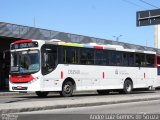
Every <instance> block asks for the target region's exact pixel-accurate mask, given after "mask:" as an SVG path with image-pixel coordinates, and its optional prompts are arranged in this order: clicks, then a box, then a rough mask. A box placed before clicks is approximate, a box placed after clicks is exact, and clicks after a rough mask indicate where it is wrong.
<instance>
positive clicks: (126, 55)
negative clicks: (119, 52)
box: [123, 53, 129, 66]
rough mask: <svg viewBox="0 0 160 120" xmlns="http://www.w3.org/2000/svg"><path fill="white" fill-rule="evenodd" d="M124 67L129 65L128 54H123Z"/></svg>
mask: <svg viewBox="0 0 160 120" xmlns="http://www.w3.org/2000/svg"><path fill="white" fill-rule="evenodd" d="M123 65H124V66H128V65H129V55H128V53H123Z"/></svg>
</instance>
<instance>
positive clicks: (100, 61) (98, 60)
mask: <svg viewBox="0 0 160 120" xmlns="http://www.w3.org/2000/svg"><path fill="white" fill-rule="evenodd" d="M95 56H96V57H95V64H96V65H106V55H105V51H103V50H99V51H96V52H95Z"/></svg>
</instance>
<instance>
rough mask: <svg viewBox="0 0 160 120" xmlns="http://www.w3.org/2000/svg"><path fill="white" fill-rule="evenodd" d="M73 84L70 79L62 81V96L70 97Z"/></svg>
mask: <svg viewBox="0 0 160 120" xmlns="http://www.w3.org/2000/svg"><path fill="white" fill-rule="evenodd" d="M73 89H74V86H73V84H72V82H71V81H66V82H64V83H63V86H62V91H60V95H61V96H63V97H70V96H72V94H73Z"/></svg>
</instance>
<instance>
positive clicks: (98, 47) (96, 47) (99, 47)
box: [93, 46, 103, 49]
mask: <svg viewBox="0 0 160 120" xmlns="http://www.w3.org/2000/svg"><path fill="white" fill-rule="evenodd" d="M93 48H95V49H103V47H102V46H93Z"/></svg>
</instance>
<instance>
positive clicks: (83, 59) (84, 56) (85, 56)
mask: <svg viewBox="0 0 160 120" xmlns="http://www.w3.org/2000/svg"><path fill="white" fill-rule="evenodd" d="M80 64H85V65H93V64H94V50H92V49H80Z"/></svg>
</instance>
